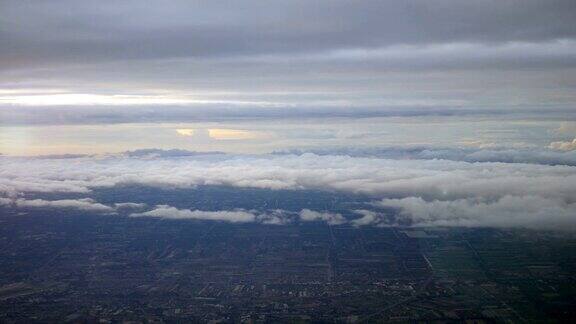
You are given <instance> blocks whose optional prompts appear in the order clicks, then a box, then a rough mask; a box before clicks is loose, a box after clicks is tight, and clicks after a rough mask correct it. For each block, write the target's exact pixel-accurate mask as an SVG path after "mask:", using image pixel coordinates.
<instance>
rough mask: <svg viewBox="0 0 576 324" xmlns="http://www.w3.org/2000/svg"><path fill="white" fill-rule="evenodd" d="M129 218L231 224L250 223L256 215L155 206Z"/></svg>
mask: <svg viewBox="0 0 576 324" xmlns="http://www.w3.org/2000/svg"><path fill="white" fill-rule="evenodd" d="M130 217H158V218H166V219H201V220H214V221H226V222H231V223H250V222H254V221H256V215H255V214H253V213H251V212H249V211H245V210H232V211H228V210H220V211H204V210H189V209H178V208H175V207H171V206H167V205H159V206H156V208H155V209H153V210H150V211H147V212H144V213H135V214H131V215H130Z"/></svg>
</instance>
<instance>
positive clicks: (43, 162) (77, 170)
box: [0, 153, 576, 226]
mask: <svg viewBox="0 0 576 324" xmlns="http://www.w3.org/2000/svg"><path fill="white" fill-rule="evenodd" d="M0 163H1V164H2V168H1V169H0V196H4V197H12V198H10V199H12V200H13V199H16V198H15V197H18V196H21V195H22V194H24V193H27V192H34V191H40V192H56V193H57V192H79V193H89V192H90V191H91V190H93V189H96V188H112V187H117V186H122V185H145V186H153V187H159V188H164V189H174V188H192V187H194V186H197V185H223V186H234V187H253V188H262V189H272V190H277V189H290V190H303V189H311V190H327V191H339V192H344V193H351V194H366V195H369V196H371V197H373V198H374V199H378V200H381V199H386V200H384V201H385V202H386V205H385V206H384V205H383V206H384V207H395V208H398V209H399V210H401V211H402V213H401V215H403V216H402V217H408V216H406V215H411V216H410V217H409V218H406V219H410V221H411V222H412V223H414V224H436V225H441V224H444V223H445V224H460V225H470V226H473V225H478V226H484V225H486V226H491V224H492V225H493V226H505V225H506V226H508V225H510V226H513V225H515V226H535V225H534V224H536V223H537V219H538V217H541V221H542V222H543V223H547V224H551V225H552V224H554V226H555V225H556V224H557V223H562V222H569V221H570V218H569V217H568V216H569V212H570V211H571V210H572V208H573V204H574V203H576V167H574V166H566V165H556V166H550V165H538V164H523V163H492V162H474V163H471V162H464V161H449V160H437V159H432V160H400V159H387V158H378V157H364V158H363V157H351V156H334V155H322V156H321V155H315V154H310V153H307V154H301V155H226V154H209V155H201V154H195V155H189V156H182V155H181V154H178V156H177V157H163V156H160V157H156V158H149V157H146V158H140V157H138V156H137V157H133V156H127V155H116V156H106V157H81V158H71V159H39V158H14V157H7V156H4V157H0ZM5 199H8V198H5ZM10 199H8V200H10ZM12 200H10V201H12ZM535 201H538V202H541V203H542V204H541V205H532V204H531V202H535ZM84 203H85V204H88V203H90V202H87V201H85V202H84ZM505 203H506V206H508V207H507V209H506V213H504V211H503V209H501V208H503V207H504V206H505ZM21 204H24V203H23V202H22V203H21ZM27 204H32V203H27ZM35 204H36V205H39V206H41V205H42V204H45V205H46V206H50V205H51V206H54V205H55V203H44V202H43V203H40V202H37V203H35ZM59 204H62V203H59ZM91 204H96V203H95V202H91ZM514 204H518V205H519V206H518V208H516V209H514V208H511V206H513V205H514ZM102 206H103V205H102ZM102 206H100V208H101V209H102V210H106V209H107V208H112V207H108V206H105V207H102ZM127 206H128V205H122V203H120V204H118V205H117V206H116V208H118V209H121V208H127ZM439 206H440V207H439ZM525 206H531V207H530V208H531V209H528V210H525ZM542 206H547V207H546V209H542ZM133 207H137V206H135V205H134V206H133ZM441 207H442V208H443V209H442V208H441ZM456 208H459V209H457V211H458V212H451V211H454V210H455V209H456ZM436 210H437V211H438V212H435V211H436ZM531 210H536V211H537V212H532V211H531ZM436 213H437V214H438V215H445V217H444V218H440V216H433V215H436ZM483 213H486V215H484V214H483ZM360 214H361V215H362V217H361V218H359V219H356V220H354V221H352V222H351V223H352V225H357V226H360V225H367V224H372V225H378V226H381V225H387V224H388V223H387V222H389V220H388V218H387V217H388V216H386V215H380V214H378V215H376V214H371V213H370V212H368V211H365V212H360ZM573 214H574V213H573ZM138 215H140V216H156V217H168V218H198V219H214V220H228V221H239V222H241V221H245V222H261V223H269V224H283V223H286V222H290V221H292V220H293V218H300V219H301V220H303V221H308V220H324V221H327V222H329V223H332V224H338V223H343V222H344V218H343V217H342V215H339V214H331V213H320V212H314V211H307V210H303V211H301V212H300V213H299V215H293V214H290V213H287V212H283V211H268V212H265V211H258V212H255V211H246V210H236V211H222V212H208V211H201V210H196V211H193V210H178V209H175V208H173V207H168V206H163V207H157V208H156V209H154V210H151V211H147V212H144V213H140V214H138ZM418 215H421V216H422V215H423V216H422V217H420V216H418ZM431 215H432V216H431ZM448 215H455V216H454V218H450V217H451V216H448ZM459 215H462V216H459ZM490 215H504V216H501V217H500V218H498V219H496V218H494V217H496V216H490ZM385 216H386V217H385ZM424 216H425V217H424ZM390 217H391V216H390ZM431 217H432V218H431ZM446 217H448V218H446Z"/></svg>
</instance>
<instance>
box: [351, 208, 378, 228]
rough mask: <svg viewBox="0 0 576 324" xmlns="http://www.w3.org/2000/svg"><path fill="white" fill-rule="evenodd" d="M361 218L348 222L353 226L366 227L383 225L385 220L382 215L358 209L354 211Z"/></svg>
mask: <svg viewBox="0 0 576 324" xmlns="http://www.w3.org/2000/svg"><path fill="white" fill-rule="evenodd" d="M354 212H355V213H356V214H359V215H361V216H362V217H360V218H357V219H354V220H352V221H350V223H351V224H352V225H354V226H366V225H383V224H385V220H384V219H383V218H382V216H383V214H381V213H378V212H374V211H371V210H366V209H359V210H355V211H354Z"/></svg>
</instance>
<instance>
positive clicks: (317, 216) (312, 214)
mask: <svg viewBox="0 0 576 324" xmlns="http://www.w3.org/2000/svg"><path fill="white" fill-rule="evenodd" d="M299 216H300V220H302V221H304V222H314V221H324V222H326V223H328V224H330V225H340V224H344V223H346V219H345V218H344V217H343V216H342V215H340V214H335V213H326V212H324V213H322V212H317V211H313V210H310V209H302V210H301V211H300V213H299Z"/></svg>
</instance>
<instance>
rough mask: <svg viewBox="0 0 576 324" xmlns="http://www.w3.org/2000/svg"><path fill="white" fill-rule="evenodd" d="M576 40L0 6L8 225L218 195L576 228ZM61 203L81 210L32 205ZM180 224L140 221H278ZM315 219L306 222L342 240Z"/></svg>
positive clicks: (445, 9) (309, 214) (447, 7)
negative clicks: (159, 191)
mask: <svg viewBox="0 0 576 324" xmlns="http://www.w3.org/2000/svg"><path fill="white" fill-rule="evenodd" d="M575 21H576V2H575V1H573V0H521V1H520V0H499V1H492V0H479V1H456V0H436V1H423V0H402V1H400V0H388V1H371V0H367V1H344V0H333V1H325V0H318V1H304V0H302V1H301V0H291V1H275V0H270V1H255V0H254V1H253V0H241V1H220V0H211V1H177V0H162V1H153V2H151V1H132V0H127V1H106V0H105V1H76V0H59V1H51V0H43V1H31V0H2V1H0V44H2V45H1V46H0V154H1V155H2V158H0V167H2V168H1V171H0V175H1V176H2V177H3V178H2V179H0V180H1V181H0V199H4V200H3V201H4V202H3V203H2V202H1V201H0V205H2V204H4V205H10V206H28V207H30V206H40V207H42V206H44V207H46V206H48V207H50V206H52V207H54V206H64V207H66V208H70V207H71V206H76V207H78V206H80V207H78V208H88V209H90V208H95V210H99V211H102V212H112V211H114V210H116V209H118V208H120V207H114V206H106V205H103V204H101V203H99V202H98V201H95V200H93V197H91V196H90V192H91V191H92V190H93V189H94V188H99V187H103V186H104V187H109V186H112V187H114V186H116V185H117V184H125V183H138V184H142V185H148V186H150V185H159V184H161V185H162V186H168V187H170V186H172V187H179V186H185V187H186V186H195V185H198V184H213V183H215V184H219V185H228V186H233V187H234V186H236V187H246V186H248V187H250V186H256V187H261V188H265V189H270V190H277V189H279V188H282V189H290V190H300V189H314V190H332V191H344V192H348V193H358V192H362V193H366V192H367V193H369V194H370V195H373V199H374V202H373V206H379V205H380V206H384V207H387V208H395V209H397V210H398V211H399V212H398V215H402V217H406V218H409V219H411V220H412V221H413V222H415V223H418V224H451V225H456V224H460V225H466V226H473V225H477V224H480V225H485V226H520V225H521V226H527V227H538V226H541V223H542V222H543V221H542V219H543V218H550V219H551V221H550V222H549V223H547V224H548V225H550V226H549V227H558V226H563V225H566V224H568V225H571V226H574V225H576V221H575V220H572V218H571V216H570V215H573V214H574V210H575V207H574V206H575V205H574V204H575V203H576V196H575V193H576V187H575V184H574V183H576V181H572V180H573V179H574V176H575V175H576V91H575V90H576V24H575V23H574V22H575ZM198 152H204V153H198ZM206 152H209V153H206ZM217 152H218V153H222V154H224V155H221V154H216V153H217ZM205 154H207V155H205ZM223 156H225V157H223ZM439 161H440V162H439ZM230 163H231V164H232V165H230ZM212 165H213V166H214V167H212ZM23 166H26V167H28V169H26V170H29V169H34V170H37V171H35V172H29V171H23V169H22V168H23ZM133 166H136V167H134V168H135V169H134V170H133V172H134V173H135V174H136V175H134V176H131V177H130V176H128V177H127V178H123V180H118V177H121V174H122V173H130V171H131V170H132V167H133ZM160 166H165V167H169V168H170V171H171V173H168V174H166V172H164V169H163V168H162V167H160ZM319 166H329V167H330V170H328V171H330V172H328V171H326V172H323V171H321V170H319V168H320V169H321V167H319ZM446 166H450V169H446ZM110 168H112V169H110ZM194 168H196V169H194ZM270 168H271V169H270ZM68 170H73V171H70V172H68ZM350 170H352V171H350ZM362 170H372V171H371V172H372V173H366V172H364V171H362ZM380 170H385V171H386V172H390V173H386V172H385V171H380ZM88 171H89V172H91V173H87V172H88ZM232 171H233V172H232ZM235 172H240V173H242V174H243V175H242V177H240V176H238V175H237V174H236V173H235ZM382 172H384V173H382ZM93 175H95V176H93ZM495 175H496V178H494V179H493V176H495ZM189 176H193V181H192V180H190V181H189V182H186V181H184V182H182V179H183V178H186V177H189ZM224 176H225V177H224ZM395 177H399V178H398V179H396V178H395ZM103 179H104V180H103ZM311 179H314V180H317V179H324V181H320V182H318V183H316V181H312V180H311ZM498 179H507V181H509V182H502V183H501V182H500V181H499V180H498ZM105 180H106V181H108V182H106V181H105ZM569 180H570V181H569ZM102 181H104V182H102ZM462 181H466V182H465V183H462ZM79 182H80V183H79ZM70 186H72V187H71V188H72V189H70V188H69V187H70ZM525 186H533V187H534V188H533V189H527V188H526V187H525ZM66 188H68V189H70V190H73V191H74V192H76V191H78V192H80V193H85V194H86V197H84V198H82V199H81V200H75V201H68V200H63V199H60V200H59V201H60V202H43V201H35V200H31V199H28V198H29V197H28V198H27V197H26V195H27V194H29V193H32V192H38V191H41V192H44V191H46V192H62V191H64V192H65V191H66V190H67V189H66ZM490 188H492V189H490ZM494 188H496V189H494ZM75 190H76V191H75ZM490 190H493V191H494V192H490ZM126 203H128V204H138V203H140V202H126ZM527 206H528V207H529V208H528V207H527ZM122 208H123V207H122ZM174 208H175V207H173V206H159V207H158V206H157V207H154V206H149V208H148V209H147V210H146V209H145V210H141V211H140V212H138V213H136V212H135V213H134V215H136V216H155V217H164V216H165V215H181V217H184V218H186V217H191V218H202V217H204V218H207V219H220V220H221V219H240V220H242V221H262V222H271V223H274V222H276V223H282V222H284V220H285V218H283V216H281V215H282V213H281V212H280V214H274V213H271V212H270V211H268V212H261V213H260V214H258V213H256V214H254V213H252V212H251V211H222V213H218V214H210V213H208V212H207V211H193V210H192V211H179V210H177V209H176V210H175V209H174ZM527 208H528V210H527ZM318 213H319V211H302V212H301V213H300V214H299V216H298V217H300V218H301V219H303V220H306V219H319V220H324V221H327V222H334V223H338V222H342V219H341V218H340V217H341V216H340V217H339V216H338V215H327V214H326V215H325V214H318ZM371 213H372V214H371ZM358 214H359V215H361V216H362V217H364V218H362V219H363V220H362V221H358V222H359V223H362V224H382V222H383V220H382V217H381V216H379V215H377V214H373V212H371V211H366V210H364V211H359V212H358ZM279 215H280V216H279ZM487 215H492V216H487ZM494 215H496V216H494ZM498 215H499V216H498ZM521 215H526V216H525V217H522V216H521ZM550 215H553V216H550ZM292 216H294V215H292ZM171 217H176V216H171ZM294 217H296V216H294Z"/></svg>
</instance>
